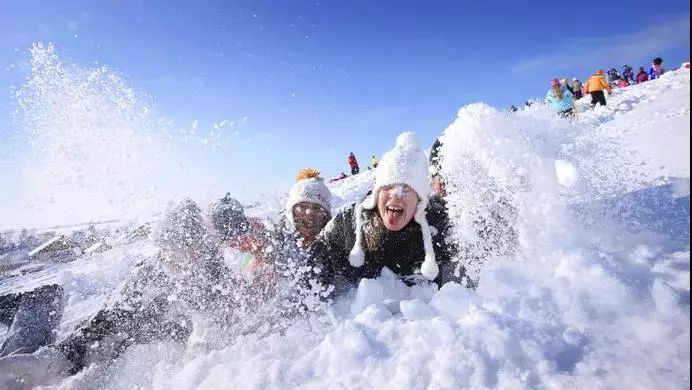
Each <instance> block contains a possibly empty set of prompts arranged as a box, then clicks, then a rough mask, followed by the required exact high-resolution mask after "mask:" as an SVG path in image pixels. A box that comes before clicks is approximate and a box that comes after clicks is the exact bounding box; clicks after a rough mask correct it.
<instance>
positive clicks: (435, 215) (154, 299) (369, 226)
mask: <svg viewBox="0 0 692 390" xmlns="http://www.w3.org/2000/svg"><path fill="white" fill-rule="evenodd" d="M440 147H441V144H440V142H439V141H436V143H435V145H434V146H433V151H432V152H431V154H430V157H429V158H428V157H426V155H425V153H424V152H423V150H422V149H421V148H420V145H419V144H418V141H417V138H416V137H415V135H414V134H413V133H410V132H407V133H403V134H401V135H400V136H399V137H398V138H397V141H396V145H395V147H394V148H393V149H391V150H390V151H388V152H387V153H385V154H384V155H383V157H382V159H381V161H379V162H378V169H377V170H376V172H375V175H374V176H375V177H374V182H373V186H372V188H371V190H370V191H369V192H368V193H367V194H366V195H365V196H364V197H363V198H362V199H360V200H359V201H357V202H355V203H353V204H351V205H350V206H347V207H345V208H342V209H340V210H339V211H338V212H337V213H336V214H335V215H333V214H332V204H331V201H332V195H331V192H330V191H329V188H328V187H327V186H326V185H325V183H324V180H323V179H322V178H321V177H320V172H319V171H317V170H314V169H302V170H301V171H299V173H298V176H297V178H296V183H295V184H294V185H293V186H292V187H291V189H290V190H289V192H288V196H287V199H286V202H285V207H284V209H283V211H282V212H281V214H280V216H279V217H278V218H277V219H276V221H275V222H273V223H270V224H269V225H265V223H263V222H262V221H260V220H258V219H253V218H250V217H248V216H246V214H245V210H244V208H243V206H242V205H241V204H240V202H238V201H237V200H235V199H234V198H233V197H232V196H231V194H226V196H224V197H223V198H221V199H219V200H218V201H216V202H215V203H214V204H213V205H212V206H211V207H210V211H209V214H210V216H209V217H208V218H207V219H206V220H205V218H204V216H203V213H202V210H201V209H200V207H199V206H198V205H197V204H195V203H194V202H193V201H192V200H189V199H185V200H183V201H182V202H180V203H179V204H177V205H176V206H175V207H174V208H172V209H171V210H170V211H169V212H168V213H166V214H165V216H164V217H163V219H162V220H161V222H160V223H159V228H158V231H157V233H156V237H155V242H156V244H157V246H158V247H159V251H158V253H157V254H156V255H155V256H153V257H151V258H147V259H145V260H144V261H142V262H141V263H140V264H139V265H137V267H136V268H135V270H134V271H133V272H132V273H131V275H130V276H129V277H128V278H127V280H126V281H125V282H124V284H123V285H122V286H121V287H120V289H119V291H117V292H116V294H114V295H113V298H112V299H110V300H108V302H107V303H106V304H105V305H104V307H103V308H102V309H101V310H99V311H97V312H96V313H95V314H94V315H92V316H91V317H89V318H88V319H87V320H86V321H84V322H83V323H82V324H80V325H78V326H77V328H76V329H75V330H74V331H73V332H72V333H70V334H69V335H68V336H67V337H66V338H65V339H63V340H61V341H59V342H57V343H56V337H55V336H56V333H55V329H56V327H57V323H59V321H60V316H61V313H62V310H63V307H64V302H65V301H66V299H65V297H64V292H63V290H62V288H60V286H53V287H50V288H47V289H39V290H36V291H32V292H26V293H19V294H10V296H4V297H0V319H1V320H3V322H5V323H8V324H9V328H10V329H11V332H10V333H9V334H8V337H7V338H6V341H5V343H4V344H3V349H2V356H5V357H2V358H0V383H2V384H7V383H14V384H16V383H19V382H17V381H21V383H23V384H25V385H27V384H28V385H40V384H44V383H49V382H50V381H51V380H55V379H56V378H58V379H59V378H62V377H64V376H66V375H72V374H75V373H77V372H79V371H81V370H82V369H84V368H85V367H87V366H88V365H90V364H92V363H96V364H99V363H101V364H106V363H108V362H111V361H114V360H115V359H117V357H118V356H119V355H120V354H121V353H123V352H124V351H125V350H127V348H129V347H130V346H131V345H134V344H142V343H149V342H152V341H156V340H168V341H179V342H185V341H186V340H188V339H189V336H190V334H191V332H192V330H193V326H197V324H198V322H195V321H193V319H194V318H198V317H204V318H205V319H206V323H205V326H209V327H210V328H212V329H217V330H218V331H217V332H216V333H215V334H218V335H222V336H226V337H232V336H234V335H239V334H245V333H250V332H258V331H261V330H262V329H267V330H270V331H275V330H279V331H280V330H281V329H285V328H284V326H285V325H286V324H285V323H284V321H288V320H291V319H294V318H296V317H300V316H303V315H305V314H306V313H310V312H312V311H314V310H317V308H319V307H323V305H325V304H328V303H329V302H330V301H331V300H332V299H333V298H335V297H338V296H341V295H343V294H344V293H345V292H346V291H347V290H349V289H350V288H352V287H354V286H355V285H357V284H358V283H359V281H360V280H361V279H363V278H375V277H377V276H378V275H379V274H380V272H381V271H382V270H383V268H385V267H386V268H388V269H389V270H391V271H392V272H394V273H396V274H398V275H399V276H400V277H401V278H402V281H404V283H406V284H409V285H417V284H434V285H437V286H441V285H442V284H444V283H446V282H450V281H453V282H459V283H462V282H463V281H464V280H466V279H465V278H464V277H465V271H464V268H463V266H461V263H460V262H458V260H459V259H460V256H463V253H464V252H463V250H462V248H463V246H462V245H461V244H460V243H457V242H453V241H452V240H451V237H450V231H451V230H450V229H451V227H452V225H451V223H450V220H449V217H448V212H447V208H446V202H445V200H444V197H445V196H446V189H445V185H444V179H443V177H442V170H441V166H440V164H441V160H440V158H439V149H440ZM431 166H432V167H433V168H434V169H431ZM431 172H434V174H432V175H431ZM489 217H490V218H501V217H499V216H492V215H491V216H489ZM476 222H477V228H478V234H479V237H483V238H484V239H487V243H486V244H484V249H488V250H490V249H489V248H490V247H492V246H493V245H494V243H495V242H496V241H497V240H496V239H493V238H492V237H493V235H498V234H505V233H506V232H507V233H506V234H507V235H509V236H510V237H512V239H516V234H511V232H512V231H513V230H512V229H513V226H509V225H511V223H510V222H509V221H505V220H504V219H502V220H501V221H500V222H498V223H496V224H494V225H490V224H489V220H488V219H480V220H478V221H476ZM504 225H508V226H507V227H506V229H507V230H505V229H504V228H498V229H495V230H497V232H494V228H493V227H492V226H504ZM224 248H228V249H229V250H232V251H235V252H236V253H238V254H239V255H240V258H241V259H242V260H241V261H240V262H239V267H238V268H239V269H232V268H231V267H230V265H229V262H228V261H224ZM474 256H478V254H477V253H475V254H474ZM466 285H467V286H468V287H474V286H473V285H472V284H469V283H466ZM321 305H322V306H321ZM195 313H197V314H195ZM219 342H223V340H220V341H219ZM32 352H33V353H32Z"/></svg>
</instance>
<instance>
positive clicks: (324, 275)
mask: <svg viewBox="0 0 692 390" xmlns="http://www.w3.org/2000/svg"><path fill="white" fill-rule="evenodd" d="M355 210H356V204H353V205H351V206H350V207H348V208H345V209H342V210H341V211H340V212H339V213H338V214H337V215H336V216H335V217H334V219H333V220H332V221H331V222H330V223H329V224H328V225H327V227H325V229H324V230H323V231H322V233H321V234H320V237H319V238H318V240H317V241H316V242H315V243H314V244H313V247H312V249H311V253H310V265H312V266H313V267H316V268H318V269H319V273H318V275H317V276H316V278H317V280H318V281H319V282H320V283H321V284H322V285H323V286H327V285H333V286H334V287H335V288H336V291H337V293H339V292H342V291H343V290H344V289H346V288H348V287H350V286H352V285H355V284H357V283H358V282H359V281H360V280H361V279H362V278H376V277H377V276H379V275H380V272H381V271H382V268H383V267H387V268H389V269H390V270H391V271H393V272H395V273H396V274H398V275H400V276H403V277H406V276H412V275H416V274H420V267H421V265H422V263H423V260H424V257H425V251H424V247H423V236H422V233H421V228H420V226H419V225H418V223H416V222H415V221H414V220H411V222H409V224H408V225H406V226H405V227H404V228H403V229H401V230H400V231H397V232H393V231H389V230H387V229H386V228H385V227H384V225H383V223H382V220H381V218H380V216H379V213H378V211H377V209H374V210H363V229H364V230H363V235H364V237H363V246H364V247H363V250H364V252H365V264H364V265H363V266H361V267H353V266H351V264H350V263H349V260H348V255H349V253H350V251H351V249H352V248H353V245H354V243H355V241H356V233H355V227H356V220H355ZM426 217H427V221H428V224H429V225H430V226H431V227H432V229H431V230H432V233H433V248H434V251H435V258H436V261H437V264H438V266H439V268H440V273H439V275H438V277H437V279H435V282H436V283H438V285H441V284H443V283H445V282H447V281H449V280H452V279H456V278H454V276H453V273H454V272H453V271H454V267H455V265H456V264H453V263H452V262H451V260H452V257H453V255H454V253H455V252H456V248H455V247H454V246H453V245H450V244H448V243H447V242H446V241H445V238H446V237H447V235H448V232H449V230H450V227H451V225H450V222H449V217H448V214H447V209H446V207H445V202H444V200H443V199H442V198H439V197H431V198H430V204H429V205H428V208H427V209H426ZM462 273H463V272H462Z"/></svg>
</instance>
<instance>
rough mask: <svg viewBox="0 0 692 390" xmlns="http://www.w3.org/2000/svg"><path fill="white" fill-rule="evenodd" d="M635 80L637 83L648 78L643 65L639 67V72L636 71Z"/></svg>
mask: <svg viewBox="0 0 692 390" xmlns="http://www.w3.org/2000/svg"><path fill="white" fill-rule="evenodd" d="M636 80H637V83H643V82H645V81H648V80H649V74H648V73H646V71H645V70H644V67H640V68H639V73H637V78H636Z"/></svg>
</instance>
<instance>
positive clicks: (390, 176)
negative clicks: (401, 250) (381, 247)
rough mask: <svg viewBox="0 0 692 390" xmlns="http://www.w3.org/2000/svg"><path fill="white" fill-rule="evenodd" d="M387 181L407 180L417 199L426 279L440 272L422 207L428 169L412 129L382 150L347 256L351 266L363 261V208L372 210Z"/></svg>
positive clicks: (416, 217)
mask: <svg viewBox="0 0 692 390" xmlns="http://www.w3.org/2000/svg"><path fill="white" fill-rule="evenodd" d="M389 184H407V185H408V186H410V187H411V188H413V189H414V190H415V191H416V193H417V194H418V197H419V198H420V202H419V203H418V207H417V208H416V213H415V214H414V216H413V219H414V220H415V221H416V222H417V223H418V224H419V225H420V227H421V232H422V234H423V244H424V247H425V260H424V261H423V265H422V267H421V273H422V274H423V276H425V277H426V278H427V279H429V280H433V279H435V278H436V277H437V274H438V272H439V270H438V266H437V263H436V262H435V251H434V250H433V246H432V234H431V232H430V226H429V225H428V222H427V220H426V219H425V209H426V207H428V197H429V196H430V189H431V187H430V172H429V163H428V157H427V156H426V155H425V152H423V150H422V149H421V148H420V144H419V143H418V138H417V137H416V135H415V134H414V133H412V132H410V131H409V132H405V133H402V134H400V135H399V137H397V139H396V145H395V146H394V149H392V150H390V151H389V152H387V153H385V154H384V156H382V159H381V160H380V163H379V165H378V166H377V168H376V171H375V186H374V188H373V190H372V194H370V195H369V196H368V197H366V198H365V199H364V200H363V202H361V203H360V204H359V205H358V206H357V207H356V242H355V244H354V245H353V248H352V249H351V253H350V254H349V256H348V260H349V262H350V263H351V265H352V266H354V267H360V266H362V265H363V264H364V263H365V252H364V251H363V247H362V242H363V231H362V230H363V222H362V216H361V214H362V212H363V210H364V209H365V210H372V209H374V208H375V207H376V206H377V196H378V192H379V190H380V188H381V187H382V186H385V185H389Z"/></svg>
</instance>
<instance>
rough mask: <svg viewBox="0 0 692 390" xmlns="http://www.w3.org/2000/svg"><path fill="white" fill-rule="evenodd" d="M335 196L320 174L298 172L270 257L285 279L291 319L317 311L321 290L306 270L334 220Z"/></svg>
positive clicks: (286, 304) (285, 301)
mask: <svg viewBox="0 0 692 390" xmlns="http://www.w3.org/2000/svg"><path fill="white" fill-rule="evenodd" d="M331 202H332V194H331V192H330V191H329V189H328V188H327V186H326V185H325V184H324V180H323V179H322V177H321V176H320V172H319V171H317V170H315V169H312V168H305V169H301V170H300V171H299V172H298V175H297V177H296V183H295V184H294V185H293V186H292V187H291V189H290V191H289V192H288V197H287V199H286V204H285V208H284V210H283V212H282V214H281V216H280V217H279V219H278V221H277V223H276V225H275V227H274V229H273V234H272V236H271V238H270V242H271V243H272V245H271V246H270V248H271V249H270V250H268V251H267V253H266V258H267V259H268V260H269V261H270V262H271V263H273V264H275V266H276V267H277V269H278V270H279V272H280V273H281V275H283V276H284V277H283V278H281V279H280V280H279V283H282V284H283V286H282V291H283V292H284V296H283V297H282V305H283V306H284V307H285V310H284V312H283V313H282V314H281V315H282V316H284V317H290V316H293V315H296V314H302V313H305V312H306V311H310V310H312V309H315V305H314V304H312V303H311V302H314V301H315V299H314V298H315V295H318V297H317V300H318V301H319V294H320V291H317V290H316V289H314V288H313V287H312V286H311V285H310V283H309V280H308V279H309V269H308V268H307V267H305V265H306V264H307V257H308V253H309V251H310V249H311V248H312V247H313V245H314V243H315V241H316V239H317V237H318V235H319V234H320V232H321V231H322V229H323V228H324V227H325V226H326V225H327V223H328V222H329V221H330V219H331V215H332V212H331Z"/></svg>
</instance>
